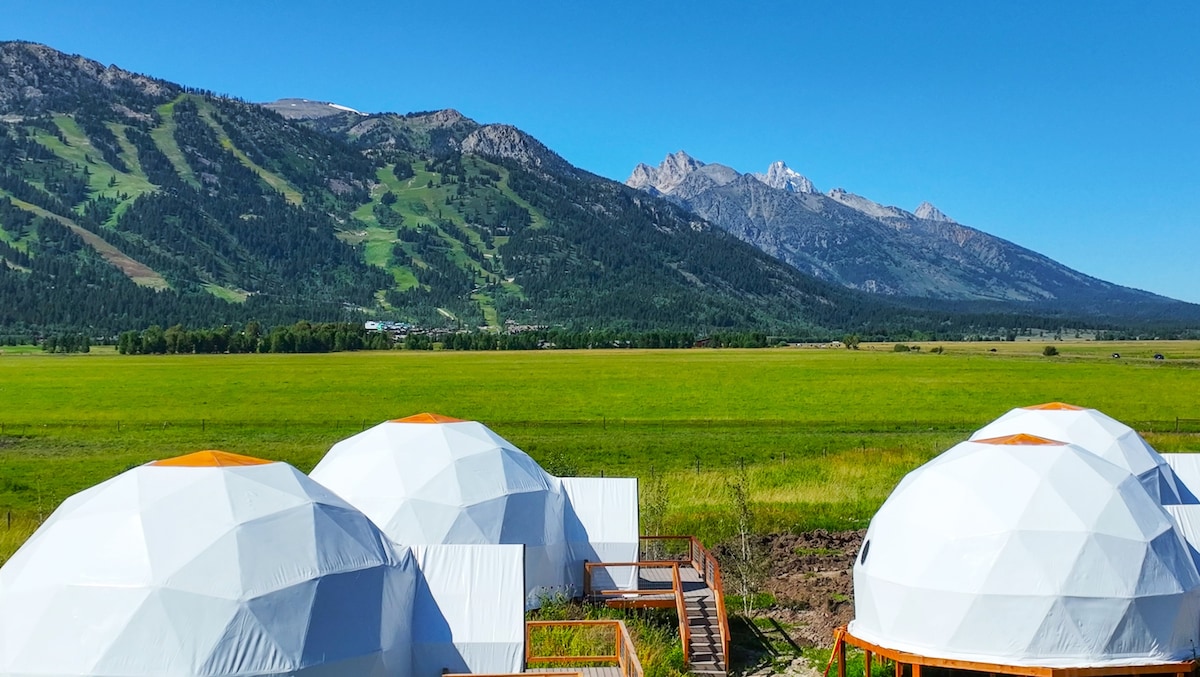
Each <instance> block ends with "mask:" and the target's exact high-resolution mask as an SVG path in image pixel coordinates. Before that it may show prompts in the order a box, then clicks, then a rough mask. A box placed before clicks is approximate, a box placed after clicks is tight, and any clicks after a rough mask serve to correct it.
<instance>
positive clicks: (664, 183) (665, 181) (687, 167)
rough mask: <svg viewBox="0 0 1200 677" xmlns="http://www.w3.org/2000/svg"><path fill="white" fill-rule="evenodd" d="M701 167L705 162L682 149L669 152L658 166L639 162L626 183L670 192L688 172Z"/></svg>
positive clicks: (664, 192)
mask: <svg viewBox="0 0 1200 677" xmlns="http://www.w3.org/2000/svg"><path fill="white" fill-rule="evenodd" d="M701 167H704V163H703V162H701V161H699V160H697V159H696V158H694V157H692V156H690V155H688V154H687V153H685V152H684V151H682V150H681V151H678V152H675V153H670V154H668V155H667V157H666V158H664V159H663V161H662V162H661V163H660V164H659V165H658V166H657V167H651V166H649V165H647V164H638V166H637V167H634V168H633V173H632V174H630V175H629V178H628V179H626V180H625V185H627V186H629V187H630V188H638V189H641V190H646V189H647V188H653V189H655V190H656V191H658V192H660V193H663V194H668V193H670V192H671V191H673V190H675V188H676V187H678V186H679V184H681V183H683V180H684V179H685V178H687V175H688V174H691V173H692V172H694V171H696V170H697V169H700V168H701Z"/></svg>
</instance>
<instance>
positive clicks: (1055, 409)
mask: <svg viewBox="0 0 1200 677" xmlns="http://www.w3.org/2000/svg"><path fill="white" fill-rule="evenodd" d="M1018 433H1027V434H1031V435H1037V436H1040V437H1045V438H1049V439H1052V440H1058V441H1060V442H1068V443H1071V444H1074V445H1077V446H1079V447H1080V448H1082V449H1084V450H1085V451H1088V452H1090V453H1092V454H1095V455H1096V456H1099V457H1100V458H1103V459H1104V460H1106V461H1108V462H1110V463H1112V464H1114V465H1116V466H1118V467H1120V468H1124V469H1125V470H1127V471H1129V472H1130V473H1131V474H1133V475H1134V476H1136V477H1137V478H1138V480H1139V481H1140V482H1141V483H1142V485H1143V486H1144V487H1145V488H1146V491H1148V492H1149V493H1150V495H1151V496H1153V497H1154V498H1155V499H1156V500H1157V501H1158V502H1159V503H1160V504H1166V505H1170V504H1180V503H1197V502H1198V501H1197V498H1196V496H1195V495H1194V494H1193V492H1191V491H1189V490H1188V488H1187V487H1186V486H1184V484H1183V483H1182V482H1181V481H1179V478H1178V477H1176V475H1175V473H1174V471H1173V470H1172V469H1171V467H1170V466H1169V465H1167V463H1166V461H1165V460H1164V459H1163V458H1162V457H1161V456H1160V455H1159V454H1158V452H1156V451H1155V450H1154V449H1153V448H1152V447H1151V446H1150V445H1149V444H1147V443H1146V441H1145V440H1143V439H1142V437H1141V435H1138V434H1137V432H1136V431H1135V430H1133V429H1132V428H1130V427H1129V426H1127V425H1125V424H1124V423H1121V422H1120V421H1117V420H1116V419H1113V418H1111V417H1109V416H1106V415H1104V414H1103V413H1101V412H1099V411H1097V410H1095V409H1087V408H1084V407H1077V406H1075V405H1070V404H1064V403H1061V402H1051V403H1048V404H1042V405H1035V406H1031V407H1020V408H1017V409H1013V410H1011V411H1009V412H1007V413H1005V414H1004V415H1003V416H1001V417H1000V418H998V419H996V420H995V421H992V422H991V423H989V424H987V425H986V426H984V427H982V428H980V429H979V430H978V431H976V432H975V433H974V434H973V435H971V440H973V441H978V440H981V439H986V438H989V437H997V436H1000V435H1010V434H1018Z"/></svg>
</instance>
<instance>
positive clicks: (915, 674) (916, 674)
mask: <svg viewBox="0 0 1200 677" xmlns="http://www.w3.org/2000/svg"><path fill="white" fill-rule="evenodd" d="M912 677H921V664H920V663H913V669H912Z"/></svg>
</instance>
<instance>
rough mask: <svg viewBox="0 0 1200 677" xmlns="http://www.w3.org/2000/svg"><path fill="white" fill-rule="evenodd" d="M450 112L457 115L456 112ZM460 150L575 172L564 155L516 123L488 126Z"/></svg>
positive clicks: (533, 166)
mask: <svg viewBox="0 0 1200 677" xmlns="http://www.w3.org/2000/svg"><path fill="white" fill-rule="evenodd" d="M443 112H446V111H443ZM449 112H450V113H455V114H457V112H456V111H449ZM459 118H460V119H461V118H462V116H461V115H459ZM460 149H461V150H462V152H463V153H470V154H474V155H483V156H487V157H499V158H507V159H510V160H516V161H517V162H519V163H521V164H523V165H525V166H526V167H532V168H535V169H540V170H542V171H545V172H550V173H553V174H569V173H573V172H574V168H573V167H572V166H571V165H570V163H568V162H567V161H566V160H564V159H563V158H562V157H561V156H559V155H558V154H557V153H555V152H554V151H552V150H550V149H549V148H547V147H546V146H545V145H543V144H542V142H541V141H538V140H537V139H535V138H533V137H532V136H529V135H528V134H526V133H525V132H522V131H521V130H519V129H517V128H516V127H513V126H512V125H484V126H482V127H480V128H479V129H476V130H475V131H473V132H471V133H470V134H468V135H467V138H465V139H463V141H462V145H461V147H460Z"/></svg>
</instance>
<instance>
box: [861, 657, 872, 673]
mask: <svg viewBox="0 0 1200 677" xmlns="http://www.w3.org/2000/svg"><path fill="white" fill-rule="evenodd" d="M871 658H872V656H871V652H870V651H864V652H863V677H871Z"/></svg>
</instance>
